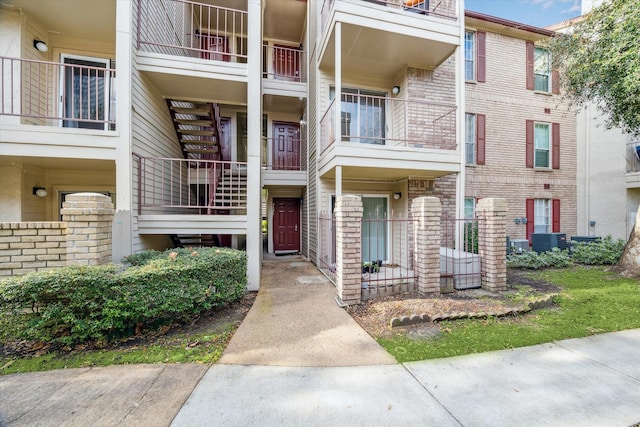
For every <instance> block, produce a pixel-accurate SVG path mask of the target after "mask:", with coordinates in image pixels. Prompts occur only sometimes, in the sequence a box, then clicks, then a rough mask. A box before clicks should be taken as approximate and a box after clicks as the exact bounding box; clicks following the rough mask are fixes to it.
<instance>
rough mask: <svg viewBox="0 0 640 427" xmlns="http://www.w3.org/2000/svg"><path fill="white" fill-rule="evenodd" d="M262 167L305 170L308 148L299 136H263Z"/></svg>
mask: <svg viewBox="0 0 640 427" xmlns="http://www.w3.org/2000/svg"><path fill="white" fill-rule="evenodd" d="M262 141H263V142H262V145H263V148H262V153H263V156H262V167H263V168H264V169H267V170H281V171H304V170H306V169H304V167H303V166H304V165H303V162H302V161H303V158H304V156H306V149H305V148H304V147H303V146H302V143H301V142H302V141H301V140H300V139H298V138H263V139H262Z"/></svg>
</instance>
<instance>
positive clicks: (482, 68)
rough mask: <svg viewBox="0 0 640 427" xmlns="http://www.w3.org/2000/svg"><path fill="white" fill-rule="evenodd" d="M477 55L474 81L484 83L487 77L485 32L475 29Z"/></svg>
mask: <svg viewBox="0 0 640 427" xmlns="http://www.w3.org/2000/svg"><path fill="white" fill-rule="evenodd" d="M476 43H477V45H478V55H477V58H476V61H477V64H476V81H478V82H481V83H484V82H485V80H486V78H487V61H486V58H487V33H485V32H484V31H476Z"/></svg>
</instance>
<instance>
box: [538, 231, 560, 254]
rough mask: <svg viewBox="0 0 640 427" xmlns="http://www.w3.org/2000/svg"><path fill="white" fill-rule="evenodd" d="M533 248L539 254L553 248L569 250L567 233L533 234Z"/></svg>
mask: <svg viewBox="0 0 640 427" xmlns="http://www.w3.org/2000/svg"><path fill="white" fill-rule="evenodd" d="M531 246H532V247H533V250H534V251H536V252H538V253H540V252H548V251H550V250H551V249H553V248H558V249H561V250H562V249H568V248H569V245H568V243H567V235H566V234H565V233H532V234H531Z"/></svg>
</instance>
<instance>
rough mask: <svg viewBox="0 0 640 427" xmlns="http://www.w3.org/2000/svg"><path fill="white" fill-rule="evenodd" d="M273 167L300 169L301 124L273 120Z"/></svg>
mask: <svg viewBox="0 0 640 427" xmlns="http://www.w3.org/2000/svg"><path fill="white" fill-rule="evenodd" d="M272 163H273V169H274V170H296V171H297V170H300V126H299V125H298V124H297V123H287V122H273V162H272Z"/></svg>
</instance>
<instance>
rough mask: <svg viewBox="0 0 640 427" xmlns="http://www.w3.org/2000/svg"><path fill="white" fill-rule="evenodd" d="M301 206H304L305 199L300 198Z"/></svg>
mask: <svg viewBox="0 0 640 427" xmlns="http://www.w3.org/2000/svg"><path fill="white" fill-rule="evenodd" d="M300 205H304V197H300Z"/></svg>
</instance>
